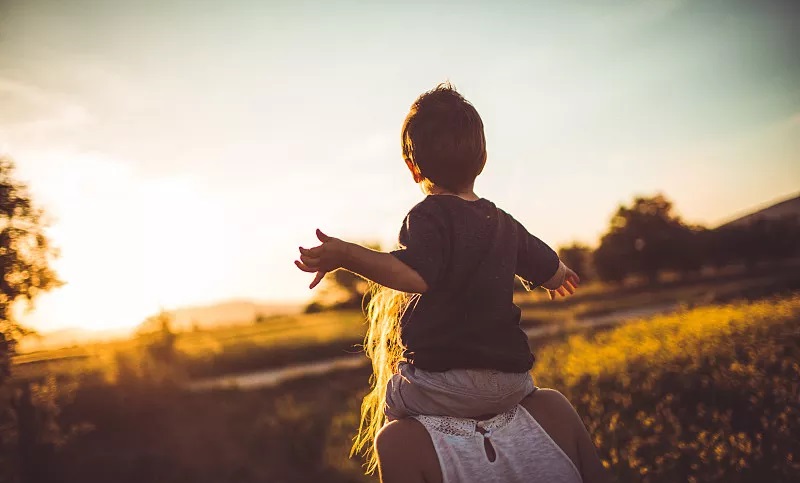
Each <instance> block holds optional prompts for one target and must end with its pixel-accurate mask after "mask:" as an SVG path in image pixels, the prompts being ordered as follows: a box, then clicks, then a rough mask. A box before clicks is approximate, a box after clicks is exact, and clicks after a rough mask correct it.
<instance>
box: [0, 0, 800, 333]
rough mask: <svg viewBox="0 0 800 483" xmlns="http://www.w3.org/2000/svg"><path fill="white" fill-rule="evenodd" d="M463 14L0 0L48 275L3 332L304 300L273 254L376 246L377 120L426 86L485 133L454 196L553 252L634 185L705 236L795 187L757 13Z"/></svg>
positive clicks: (13, 141) (387, 172)
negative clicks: (21, 317) (53, 258)
mask: <svg viewBox="0 0 800 483" xmlns="http://www.w3.org/2000/svg"><path fill="white" fill-rule="evenodd" d="M601 3H602V2H601ZM334 5H335V6H334ZM486 5H487V6H488V5H491V8H488V7H480V6H465V7H461V8H460V9H458V10H457V11H454V10H451V9H450V7H445V6H443V5H435V4H431V5H428V4H424V5H422V4H420V5H416V6H414V5H410V4H405V3H400V4H398V5H397V6H394V7H388V6H386V7H383V6H378V5H373V4H372V3H369V4H362V3H358V4H357V3H355V2H347V3H341V2H321V3H319V4H316V5H314V4H310V3H305V2H301V3H295V2H255V1H252V2H251V1H245V0H237V1H231V2H208V3H204V2H200V3H195V2H184V1H180V0H166V1H162V2H106V3H104V4H103V6H102V7H101V6H100V5H98V4H97V3H96V2H91V1H88V0H76V1H71V2H59V1H56V0H26V1H18V0H12V1H11V2H8V3H7V4H6V6H4V7H3V8H2V21H0V25H2V32H3V35H2V37H1V38H0V106H2V109H1V110H0V153H3V154H8V155H9V156H11V157H12V158H14V159H15V161H16V163H17V166H18V170H19V172H20V177H21V178H22V179H24V180H26V181H27V182H28V183H29V185H30V188H31V191H32V192H33V194H34V196H35V199H36V200H37V201H38V202H39V203H40V204H41V206H42V207H43V208H44V209H45V210H46V212H47V214H48V216H49V217H50V218H51V220H52V223H51V228H50V234H51V236H52V239H53V242H54V244H55V245H56V246H58V247H59V248H60V251H61V257H60V259H59V260H58V261H57V263H56V265H55V267H56V269H57V270H58V272H59V274H60V276H61V278H62V279H64V280H65V281H66V282H67V284H66V285H65V286H64V287H63V288H60V289H58V290H56V291H53V292H52V293H49V294H46V295H44V296H42V298H41V301H40V303H38V306H37V310H36V311H35V312H33V313H32V314H30V315H29V316H28V319H27V320H28V321H29V322H30V323H32V324H33V325H34V326H35V327H37V328H39V329H41V330H43V331H47V330H54V329H58V328H64V327H82V328H89V329H108V328H119V327H132V326H134V325H135V324H137V323H139V322H141V321H142V320H143V319H144V318H145V317H146V316H148V315H150V314H152V313H154V312H155V311H157V310H159V308H162V307H164V308H174V307H181V306H186V305H196V304H205V303H213V302H216V301H222V300H227V299H234V298H236V299H242V298H245V299H259V300H276V301H285V300H296V301H302V300H306V299H307V298H308V297H309V295H310V294H309V292H308V289H307V286H308V282H309V281H310V279H309V277H308V276H307V274H304V273H302V272H299V271H298V270H296V269H295V267H294V266H293V264H292V261H293V259H294V257H295V253H296V250H297V246H299V245H303V244H306V245H308V244H313V241H314V229H315V228H317V227H319V228H322V229H324V230H325V231H326V232H328V233H329V234H331V235H333V236H339V237H343V238H347V239H350V240H358V241H371V240H375V241H380V242H382V243H383V244H385V245H388V244H390V243H392V242H393V238H394V237H395V236H396V234H397V230H398V228H399V226H400V223H401V221H402V217H403V215H404V214H405V213H406V211H407V210H408V209H409V208H410V207H411V206H412V205H413V204H414V203H415V202H416V201H418V200H419V199H421V196H422V195H421V193H420V191H419V189H418V188H417V186H415V185H414V183H413V182H412V180H411V176H410V175H409V174H408V173H407V171H406V168H405V166H404V164H403V162H402V159H401V156H400V146H399V131H400V125H401V123H402V120H403V117H404V116H405V114H406V111H407V109H408V107H409V105H410V104H411V102H412V101H413V100H414V98H415V97H416V96H417V95H418V94H420V93H421V92H423V91H425V90H427V89H429V88H431V87H433V86H435V85H436V84H437V83H438V82H440V81H443V80H446V79H449V80H451V81H452V82H453V83H454V84H455V85H456V86H457V87H458V88H459V90H460V91H461V92H462V93H463V94H464V96H465V97H466V98H467V99H469V100H470V101H471V102H473V104H474V105H475V106H476V108H477V109H478V111H479V113H480V114H481V116H482V117H483V121H484V124H485V126H486V136H487V146H488V152H489V160H488V164H487V167H486V169H485V172H484V174H482V175H481V176H480V177H479V178H478V182H477V186H476V191H477V192H478V194H480V195H481V196H484V197H486V198H489V199H491V200H493V201H495V202H496V203H497V204H498V205H500V206H501V207H503V208H505V209H507V210H508V211H510V212H512V213H514V215H515V216H516V217H517V218H519V219H520V220H521V221H523V222H524V223H525V224H526V225H527V226H528V227H529V228H530V229H531V231H534V232H536V233H537V234H538V235H539V236H540V237H541V238H542V239H544V240H545V241H547V242H548V243H550V244H551V245H553V246H558V245H560V244H564V243H568V242H570V241H572V240H580V241H584V242H586V243H589V244H594V243H595V242H596V240H597V237H598V235H600V234H601V233H602V232H603V230H604V229H605V227H606V226H607V223H608V220H609V217H610V216H611V213H612V212H613V210H614V209H615V207H616V206H617V205H618V204H619V203H621V202H625V201H627V200H629V199H630V198H631V197H632V196H633V195H635V194H651V193H654V192H657V191H661V192H664V193H665V194H666V195H667V196H669V197H670V198H671V199H672V200H674V201H675V204H676V208H677V210H678V211H679V212H680V213H682V214H683V216H684V217H685V218H686V219H687V220H689V221H691V222H696V223H703V224H709V225H715V224H718V223H720V222H722V221H725V220H727V219H729V218H731V217H733V216H735V215H736V214H738V213H741V212H745V211H747V210H749V209H751V208H755V207H758V206H760V205H763V204H765V203H768V202H770V201H774V200H777V199H781V198H784V197H788V196H790V195H792V194H796V193H797V192H798V191H800V62H798V61H797V58H796V56H797V51H796V47H797V46H796V44H794V43H793V37H792V35H794V38H795V39H796V32H795V33H794V34H793V33H792V31H791V29H790V26H789V24H788V23H781V22H782V19H781V16H780V15H775V14H774V13H770V12H767V11H766V10H767V9H764V10H759V8H758V6H757V5H756V4H755V3H754V4H752V5H750V4H746V3H742V4H737V5H738V6H735V7H734V6H731V8H730V11H729V12H728V13H727V14H726V17H725V18H727V20H726V22H720V23H715V24H714V25H713V30H709V29H710V27H709V25H710V24H709V23H708V21H707V19H705V18H704V17H702V16H700V17H701V18H700V20H696V17H697V13H698V12H697V11H698V9H700V10H702V8H703V7H702V6H699V5H698V4H695V3H693V2H688V1H681V0H673V1H665V2H620V5H624V7H625V8H622V7H616V6H612V4H607V5H605V6H600V4H599V3H598V4H595V3H593V2H592V3H591V4H590V5H592V6H583V7H577V5H578V4H577V3H576V4H569V5H572V6H569V5H568V3H567V2H532V3H529V2H518V3H514V2H509V3H508V5H506V6H500V5H498V4H490V3H486ZM613 5H616V4H613ZM795 29H796V28H795Z"/></svg>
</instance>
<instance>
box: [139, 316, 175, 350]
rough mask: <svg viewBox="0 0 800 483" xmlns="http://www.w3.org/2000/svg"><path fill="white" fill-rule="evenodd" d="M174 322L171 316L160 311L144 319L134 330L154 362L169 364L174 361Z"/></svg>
mask: <svg viewBox="0 0 800 483" xmlns="http://www.w3.org/2000/svg"><path fill="white" fill-rule="evenodd" d="M174 322H175V320H174V317H173V316H172V314H170V313H169V312H167V311H165V310H162V311H161V312H159V313H158V314H156V315H153V316H150V317H148V318H147V319H145V321H144V322H142V323H141V324H140V325H139V327H138V328H137V329H136V335H137V336H138V337H139V338H140V339H143V340H145V341H147V346H146V348H147V352H148V353H149V354H150V356H151V357H152V358H153V359H154V360H155V361H156V362H159V363H171V362H173V361H174V359H175V353H176V351H175V342H176V339H177V335H176V334H175V331H174V330H173V326H174V325H175V324H174Z"/></svg>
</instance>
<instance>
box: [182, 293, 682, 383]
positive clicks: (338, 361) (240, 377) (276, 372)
mask: <svg viewBox="0 0 800 483" xmlns="http://www.w3.org/2000/svg"><path fill="white" fill-rule="evenodd" d="M675 309H677V306H676V305H675V304H662V305H654V306H649V307H642V308H636V309H629V310H621V311H617V312H613V313H610V314H607V315H600V316H597V317H589V318H586V319H582V320H578V321H575V322H574V323H570V324H549V325H544V326H538V327H529V328H527V329H525V333H526V334H527V335H528V337H530V338H532V339H535V338H538V337H546V336H552V335H557V334H559V333H562V332H568V331H572V330H575V329H588V328H593V327H605V326H611V325H618V324H622V323H625V322H629V321H631V320H636V319H641V318H645V317H652V316H654V315H658V314H664V313H668V312H672V311H674V310H675ZM368 364H369V360H368V359H367V358H366V357H365V356H364V354H353V355H347V356H341V357H336V358H333V359H325V360H321V361H317V362H309V363H304V364H293V365H291V366H287V367H280V368H273V369H264V370H261V371H256V372H247V373H241V374H229V375H225V376H219V377H212V378H206V379H198V380H196V381H192V382H190V383H189V384H188V389H189V390H191V391H209V390H214V389H262V388H268V387H275V386H279V385H281V384H283V383H284V382H287V381H291V380H293V379H299V378H302V377H308V376H320V375H324V374H328V373H330V372H334V371H339V370H343V369H354V368H357V367H362V366H366V365H368Z"/></svg>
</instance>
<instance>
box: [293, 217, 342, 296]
mask: <svg viewBox="0 0 800 483" xmlns="http://www.w3.org/2000/svg"><path fill="white" fill-rule="evenodd" d="M317 238H318V239H319V241H321V242H322V244H321V245H319V246H316V247H314V248H303V247H300V260H295V261H294V264H295V265H296V266H297V268H299V269H300V270H302V271H304V272H308V273H315V272H316V276H315V277H314V280H313V281H312V282H311V285H309V287H308V288H314V287H316V286H317V284H319V282H320V281H322V279H323V278H324V277H325V274H327V273H328V272H332V271H334V270H336V269H337V268H341V267H342V265H343V264H344V258H345V255H346V251H347V242H345V241H342V240H340V239H338V238H334V237H331V236H328V235H326V234H324V233H322V231H320V230H319V229H317Z"/></svg>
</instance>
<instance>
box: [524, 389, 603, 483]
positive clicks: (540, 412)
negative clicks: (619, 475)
mask: <svg viewBox="0 0 800 483" xmlns="http://www.w3.org/2000/svg"><path fill="white" fill-rule="evenodd" d="M521 405H522V407H523V408H525V409H526V410H527V411H528V413H530V414H531V416H533V418H534V419H535V420H536V421H537V422H538V423H539V425H540V426H541V427H542V429H544V431H545V432H546V433H547V434H548V435H549V436H550V439H552V440H553V442H555V443H556V444H557V445H558V447H559V448H561V450H562V451H563V452H564V453H565V454H566V455H567V457H569V459H570V460H572V462H573V464H575V467H576V468H577V469H578V471H579V472H580V473H581V477H582V478H583V481H584V483H603V482H606V481H607V479H606V472H605V469H604V468H603V466H602V464H601V462H600V459H599V458H598V457H597V453H596V451H595V448H594V444H593V443H592V440H591V437H590V436H589V433H588V432H587V431H586V427H585V426H584V424H583V421H582V420H581V418H580V416H579V415H578V413H577V412H576V411H575V408H574V407H573V406H572V404H571V403H570V402H569V400H568V399H567V398H566V397H565V396H564V395H563V394H561V393H560V392H558V391H556V390H553V389H539V390H537V391H535V392H534V393H532V394H531V395H529V396H528V397H527V398H525V399H524V400H523V401H522V403H521Z"/></svg>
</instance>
